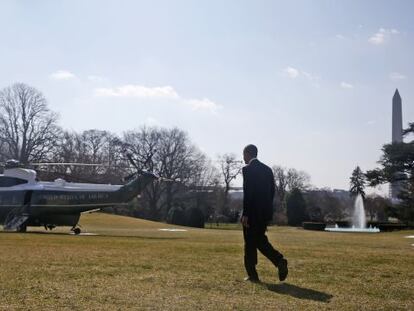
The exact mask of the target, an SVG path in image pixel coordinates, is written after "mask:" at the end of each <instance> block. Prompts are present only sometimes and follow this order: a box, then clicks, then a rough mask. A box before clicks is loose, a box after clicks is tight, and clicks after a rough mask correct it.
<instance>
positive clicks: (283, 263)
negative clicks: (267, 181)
mask: <svg viewBox="0 0 414 311" xmlns="http://www.w3.org/2000/svg"><path fill="white" fill-rule="evenodd" d="M277 267H278V269H279V280H280V281H284V280H286V278H287V275H288V273H289V270H288V262H287V260H286V259H284V258H283V259H281V260H280V262H279V264H278V265H277Z"/></svg>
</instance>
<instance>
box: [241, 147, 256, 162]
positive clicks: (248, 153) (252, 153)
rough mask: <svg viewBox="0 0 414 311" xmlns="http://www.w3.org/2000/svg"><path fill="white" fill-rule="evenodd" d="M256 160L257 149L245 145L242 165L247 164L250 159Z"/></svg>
mask: <svg viewBox="0 0 414 311" xmlns="http://www.w3.org/2000/svg"><path fill="white" fill-rule="evenodd" d="M254 158H257V147H256V146H255V145H247V146H246V147H244V149H243V160H244V163H246V164H249V162H250V161H251V159H254Z"/></svg>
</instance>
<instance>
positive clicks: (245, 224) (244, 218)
mask: <svg viewBox="0 0 414 311" xmlns="http://www.w3.org/2000/svg"><path fill="white" fill-rule="evenodd" d="M240 222H241V223H242V225H243V227H246V228H249V218H248V217H247V216H242V217H241V218H240Z"/></svg>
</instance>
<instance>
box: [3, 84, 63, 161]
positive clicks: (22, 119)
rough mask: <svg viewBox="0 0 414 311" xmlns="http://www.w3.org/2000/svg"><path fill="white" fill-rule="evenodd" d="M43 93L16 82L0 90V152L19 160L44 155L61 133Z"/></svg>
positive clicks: (27, 159) (33, 159) (39, 157)
mask: <svg viewBox="0 0 414 311" xmlns="http://www.w3.org/2000/svg"><path fill="white" fill-rule="evenodd" d="M56 122H57V115H56V113H54V112H51V111H50V110H49V109H48V107H47V102H46V99H45V98H44V96H43V94H42V93H41V92H39V91H38V90H36V89H35V88H33V87H30V86H28V85H26V84H23V83H16V84H13V85H12V86H10V87H7V88H4V89H3V90H1V91H0V140H1V145H2V146H1V147H2V148H0V152H1V155H2V157H3V158H14V159H17V160H19V161H20V162H21V163H28V162H29V161H41V160H44V159H45V158H47V157H48V156H49V154H50V151H51V150H52V149H53V148H54V146H55V142H56V140H57V138H58V136H59V135H60V129H59V127H58V126H57V124H56Z"/></svg>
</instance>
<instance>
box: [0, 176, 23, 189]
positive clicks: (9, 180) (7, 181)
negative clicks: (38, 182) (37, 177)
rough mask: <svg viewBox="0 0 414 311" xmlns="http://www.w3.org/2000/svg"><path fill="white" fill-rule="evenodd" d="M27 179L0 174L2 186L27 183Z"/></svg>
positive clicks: (0, 184) (0, 185)
mask: <svg viewBox="0 0 414 311" xmlns="http://www.w3.org/2000/svg"><path fill="white" fill-rule="evenodd" d="M26 183H27V180H24V179H21V178H16V177H9V176H0V187H12V186H17V185H21V184H26Z"/></svg>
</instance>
